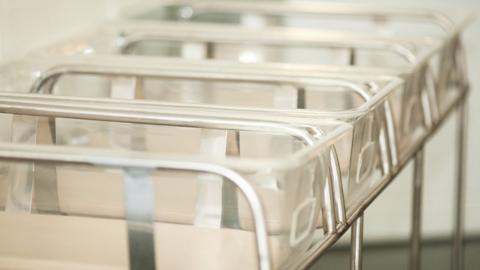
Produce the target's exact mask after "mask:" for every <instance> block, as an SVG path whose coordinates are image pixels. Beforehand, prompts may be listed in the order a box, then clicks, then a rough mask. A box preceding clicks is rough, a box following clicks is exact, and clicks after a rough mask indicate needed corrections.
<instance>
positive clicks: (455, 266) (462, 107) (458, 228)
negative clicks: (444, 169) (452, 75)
mask: <svg viewBox="0 0 480 270" xmlns="http://www.w3.org/2000/svg"><path fill="white" fill-rule="evenodd" d="M467 115H468V108H467V105H466V104H465V101H462V102H461V103H460V104H459V105H458V112H457V142H456V144H457V157H456V163H455V166H456V170H457V171H456V174H457V178H456V182H455V202H454V203H455V208H454V209H455V223H454V231H453V243H452V260H451V262H452V265H451V269H452V270H462V269H463V267H464V266H463V263H464V254H463V248H464V226H465V224H464V223H465V162H466V158H465V152H466V151H465V150H466V149H465V145H466V134H467Z"/></svg>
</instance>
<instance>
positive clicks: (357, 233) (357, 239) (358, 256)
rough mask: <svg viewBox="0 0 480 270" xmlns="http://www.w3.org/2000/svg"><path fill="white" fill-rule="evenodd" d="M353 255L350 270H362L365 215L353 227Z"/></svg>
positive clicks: (359, 217)
mask: <svg viewBox="0 0 480 270" xmlns="http://www.w3.org/2000/svg"><path fill="white" fill-rule="evenodd" d="M351 230H352V239H351V241H352V243H351V244H352V253H351V255H350V269H351V270H362V262H363V260H362V259H363V250H362V249H363V247H362V245H363V214H362V215H360V216H358V218H357V219H356V220H355V222H354V223H353V225H352V228H351Z"/></svg>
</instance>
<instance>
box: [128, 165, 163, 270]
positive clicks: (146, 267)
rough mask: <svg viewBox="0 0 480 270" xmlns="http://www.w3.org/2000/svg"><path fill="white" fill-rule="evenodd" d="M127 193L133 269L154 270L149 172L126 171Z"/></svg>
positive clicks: (151, 189)
mask: <svg viewBox="0 0 480 270" xmlns="http://www.w3.org/2000/svg"><path fill="white" fill-rule="evenodd" d="M124 193H125V195H124V196H125V199H124V200H125V208H126V213H127V214H126V216H127V230H128V252H129V262H130V269H131V270H140V269H142V270H155V267H156V266H155V242H154V239H155V238H154V227H153V222H154V213H155V212H154V203H155V199H154V192H153V183H152V179H151V176H150V172H149V171H145V170H140V169H129V170H126V171H125V176H124Z"/></svg>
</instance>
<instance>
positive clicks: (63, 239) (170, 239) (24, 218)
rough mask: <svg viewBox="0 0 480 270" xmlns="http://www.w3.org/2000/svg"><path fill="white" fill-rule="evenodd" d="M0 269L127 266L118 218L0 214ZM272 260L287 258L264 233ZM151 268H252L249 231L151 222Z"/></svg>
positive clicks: (123, 228) (274, 239) (253, 251)
mask: <svg viewBox="0 0 480 270" xmlns="http://www.w3.org/2000/svg"><path fill="white" fill-rule="evenodd" d="M0 239H2V241H0V269H12V270H13V269H14V270H19V269H22V270H27V269H28V270H33V269H42V270H43V269H52V270H55V269H102V270H103V269H128V256H127V254H128V248H127V234H126V223H125V221H123V220H112V219H110V220H109V219H98V218H85V217H68V216H47V215H30V214H8V213H0ZM269 241H270V249H271V254H272V257H273V264H274V266H275V267H278V266H280V265H282V264H283V263H285V261H286V260H287V259H291V257H290V258H289V257H288V256H289V253H288V251H287V250H285V249H283V248H282V245H280V244H279V243H280V242H281V241H280V239H279V237H270V238H269ZM155 247H156V263H157V269H208V270H215V269H219V270H220V269H242V270H243V269H257V262H256V258H257V257H256V247H255V245H254V234H253V233H251V232H246V231H240V230H231V229H208V228H199V227H194V226H185V225H174V224H165V223H156V224H155Z"/></svg>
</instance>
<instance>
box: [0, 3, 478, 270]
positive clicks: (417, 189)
mask: <svg viewBox="0 0 480 270" xmlns="http://www.w3.org/2000/svg"><path fill="white" fill-rule="evenodd" d="M173 2H174V3H176V1H173ZM178 2H182V1H178ZM183 2H184V1H183ZM202 5H205V6H206V7H207V8H213V9H214V10H215V9H216V8H218V9H219V10H222V11H225V9H226V8H232V7H233V9H232V10H238V9H240V10H244V11H252V10H253V11H259V10H260V11H263V12H267V13H268V12H273V13H278V14H287V13H288V14H290V13H291V12H294V13H300V14H305V13H308V14H310V15H318V14H327V15H345V16H367V17H369V16H371V17H375V16H381V18H382V19H385V18H387V17H389V16H399V17H414V18H427V19H432V21H433V22H434V23H435V24H437V25H439V26H440V27H441V28H442V29H444V30H445V32H446V33H447V38H446V39H445V40H443V41H442V43H441V45H440V46H433V47H434V48H435V49H434V50H432V51H442V52H441V57H442V58H441V63H440V64H441V70H440V73H439V78H437V79H438V81H437V80H435V78H433V81H432V82H433V84H435V86H436V87H437V88H446V87H448V83H449V81H450V80H451V79H452V78H451V76H450V75H448V76H447V74H449V68H454V69H455V71H456V72H457V74H456V76H458V77H460V78H457V79H458V81H455V83H456V87H458V88H459V89H460V92H459V93H458V96H456V97H455V98H454V99H452V100H451V102H450V103H448V104H447V105H444V104H439V103H440V100H439V98H440V97H438V96H436V95H437V93H436V91H430V92H426V93H425V95H424V96H422V102H423V103H424V110H425V112H424V113H425V115H428V116H429V117H431V119H430V118H428V117H427V119H426V121H427V122H429V123H428V124H429V126H431V128H430V132H429V133H428V134H424V135H423V136H422V138H421V140H419V141H418V142H414V147H412V149H410V151H409V152H408V153H406V154H405V157H406V158H405V159H402V158H400V160H399V164H398V167H396V169H395V170H393V171H392V172H391V173H388V174H387V175H385V176H384V178H385V179H384V180H385V181H382V185H380V186H378V187H377V188H376V189H375V190H374V191H372V192H371V193H370V194H368V196H367V197H366V199H365V200H363V201H362V202H361V205H360V206H359V207H358V209H356V211H355V212H354V213H353V214H352V215H350V216H348V217H346V216H344V213H342V212H341V211H340V213H337V215H336V216H337V217H338V220H340V221H341V220H342V218H343V219H345V220H344V221H343V222H339V223H338V224H337V226H336V228H334V227H335V226H334V225H332V218H330V224H329V225H328V227H329V228H330V230H329V231H330V233H331V234H329V235H328V237H327V240H326V241H324V242H321V243H319V244H318V245H316V246H314V247H312V248H311V250H310V251H309V252H310V253H309V254H308V256H307V258H305V260H304V261H302V262H300V263H299V264H298V265H295V266H291V267H295V268H297V267H299V268H303V267H306V266H307V265H309V264H311V263H312V262H313V261H314V260H315V259H316V258H318V256H320V255H321V254H322V252H323V251H325V250H326V249H327V248H329V247H330V246H331V245H332V244H333V243H334V242H335V241H336V240H337V239H338V238H339V237H340V236H341V235H342V234H343V233H345V232H346V231H347V229H349V228H351V232H352V253H351V269H353V270H360V269H362V242H363V218H364V217H363V212H364V210H365V209H366V208H367V207H368V206H369V204H370V203H371V202H372V201H373V200H374V199H375V198H376V196H378V195H379V194H380V193H381V191H382V190H383V189H384V188H385V187H386V186H387V185H388V184H389V182H390V181H392V180H393V179H394V178H395V176H396V175H397V174H398V173H399V172H400V171H401V170H402V169H403V167H404V166H405V165H406V163H407V162H408V161H409V160H410V159H411V158H413V157H414V161H415V171H414V177H413V181H414V189H413V203H412V206H413V210H414V211H413V214H412V217H413V218H412V221H413V222H412V232H411V249H410V269H412V270H417V269H420V266H421V263H420V262H421V260H420V258H421V225H422V185H423V173H424V168H423V161H424V150H423V149H424V146H425V144H426V143H427V141H428V139H429V138H430V136H433V134H434V133H435V132H436V131H437V130H438V129H439V128H440V126H441V125H442V124H443V122H444V120H445V118H446V117H447V116H448V115H449V114H450V113H451V112H452V111H453V110H457V111H458V112H457V113H458V115H457V116H458V119H457V124H458V134H457V138H456V139H457V142H456V144H457V154H456V163H455V166H456V174H457V175H456V178H457V179H456V183H455V228H454V232H453V249H452V269H457V270H461V269H462V268H463V226H464V215H465V213H464V203H465V202H464V200H465V197H464V196H465V195H464V193H465V192H464V189H465V147H466V146H465V145H466V141H465V134H466V128H467V108H466V105H465V103H466V100H467V95H468V91H469V89H468V82H467V80H466V71H465V67H464V65H465V63H464V59H463V58H462V55H459V54H461V53H462V49H461V48H459V46H460V45H461V44H460V37H459V31H460V29H461V28H462V27H463V26H464V25H465V24H466V22H467V21H468V20H463V21H461V22H460V23H457V22H455V21H454V20H450V18H449V17H448V16H445V15H444V14H442V13H441V12H434V11H418V12H413V11H412V10H395V9H392V10H389V9H373V10H372V9H367V8H365V7H364V8H357V9H345V8H340V6H338V7H333V6H332V7H333V8H332V7H328V8H326V9H322V8H320V7H321V6H320V5H318V6H312V5H310V6H308V9H303V8H304V7H305V6H302V5H300V6H296V7H297V8H294V6H288V5H286V6H280V7H279V8H273V9H271V8H272V7H271V6H268V5H265V6H263V4H259V5H258V6H256V7H255V8H254V7H252V6H251V5H250V4H244V3H236V4H233V5H228V4H227V5H219V4H218V3H214V4H212V3H210V4H206V3H202V4H199V6H200V7H201V6H202ZM265 7H267V8H265ZM286 7H290V8H294V9H293V11H292V10H289V9H284V8H286ZM312 8H315V9H313V10H311V9H312ZM129 27H130V26H129V25H128V24H126V28H125V29H127V32H128V30H129ZM135 27H136V26H135V25H133V27H132V28H135ZM142 27H145V29H147V30H148V31H146V32H145V33H141V32H140V34H138V35H133V37H132V36H128V35H127V36H125V38H124V39H123V46H124V47H123V48H122V49H121V50H125V48H128V46H129V44H132V43H135V42H136V41H137V40H145V39H149V38H151V32H149V31H152V30H153V31H154V32H157V31H158V32H161V33H162V34H163V35H166V36H167V37H168V38H172V39H182V35H184V34H185V32H183V33H180V32H181V31H184V30H182V29H186V28H187V27H188V28H191V27H194V28H195V29H194V31H192V32H190V33H191V34H190V35H189V38H191V39H195V40H196V41H198V42H206V44H207V45H211V44H210V43H209V41H208V39H209V38H212V37H213V38H215V39H216V38H219V36H217V33H216V31H218V30H219V29H220V30H221V29H228V27H223V28H222V27H218V28H211V30H213V31H212V32H208V31H207V32H206V33H205V32H202V33H200V31H198V30H199V29H204V30H205V29H206V30H208V29H210V28H201V27H197V26H192V25H189V26H178V25H177V26H175V25H174V24H164V25H163V26H162V27H163V28H162V27H159V25H158V24H155V25H152V26H149V24H148V23H147V24H143V26H142ZM172 27H173V28H174V29H172ZM179 30H181V31H179ZM270 30H271V34H268V35H267V36H264V38H265V39H263V40H262V39H260V43H268V42H270V43H272V44H276V45H278V44H285V40H284V39H285V37H288V36H290V37H291V36H292V35H293V36H294V37H296V38H299V39H303V40H302V41H299V42H298V43H297V44H301V45H305V44H307V45H308V46H317V45H318V44H319V43H318V42H323V44H336V45H339V44H340V45H339V46H344V47H345V48H350V49H351V54H350V63H351V64H353V63H355V58H356V53H355V50H354V49H353V48H352V42H354V43H355V44H357V46H359V48H370V49H371V48H372V47H371V46H373V47H375V46H377V48H391V49H392V50H393V51H395V52H397V53H399V54H400V55H403V56H405V57H406V59H408V60H409V61H410V62H415V56H412V55H409V53H408V49H407V48H406V47H403V44H404V43H406V42H407V41H406V39H402V41H401V42H400V40H399V39H398V40H397V39H392V40H390V41H388V40H385V41H383V42H382V41H380V42H377V43H376V44H374V45H372V43H370V42H367V41H366V40H365V39H364V37H360V36H357V37H353V38H352V37H349V38H348V39H347V38H345V37H344V36H342V35H336V34H335V33H332V34H331V35H330V36H329V38H332V37H334V39H336V42H332V43H329V42H330V40H328V39H327V40H322V39H321V38H320V39H319V38H313V39H312V38H311V36H312V34H313V33H314V32H308V31H305V32H298V33H296V32H295V31H292V32H289V31H288V30H285V29H283V30H282V31H279V32H276V31H277V30H275V29H273V28H272V29H270ZM185 31H186V30H185ZM317 33H318V32H317ZM257 34H258V33H253V32H248V31H244V30H240V32H239V33H237V35H233V36H228V37H225V36H223V37H221V38H219V39H220V40H221V42H225V43H231V42H240V41H242V42H243V41H245V40H255V38H256V37H255V35H257ZM250 38H252V39H250ZM267 40H270V41H268V42H267ZM316 42H317V43H316ZM389 42H390V43H389ZM287 43H288V42H287ZM429 43H430V41H429V40H426V41H425V44H429ZM209 48H210V49H209V50H208V51H209V55H211V54H212V52H213V51H212V50H211V46H209ZM432 53H433V52H431V53H426V54H422V55H421V57H419V59H420V60H419V61H418V64H417V65H416V67H414V68H413V69H412V70H413V71H412V72H413V73H415V74H417V75H418V73H421V72H423V71H422V70H421V69H423V66H422V65H428V64H426V62H427V61H428V59H429V58H430V57H431V56H432ZM417 60H418V59H417ZM79 69H80V73H82V72H85V73H87V74H91V72H92V71H91V70H89V71H88V70H87V71H82V67H80V68H79ZM56 72H57V73H56ZM56 72H51V74H48V73H47V76H46V77H47V79H46V80H44V81H42V80H39V81H37V82H36V85H35V86H34V87H33V89H34V91H33V92H37V90H38V89H40V88H41V87H42V85H44V84H45V83H46V84H50V83H51V85H50V86H48V87H47V88H49V89H52V87H53V84H54V81H55V80H56V78H57V76H59V75H58V74H63V73H69V72H71V70H70V69H69V68H65V67H61V68H60V69H59V70H57V71H56ZM94 72H98V71H94ZM390 72H391V71H390ZM425 76H426V77H429V76H430V75H425ZM454 76H455V75H454ZM48 78H54V79H52V80H50V79H48ZM44 79H45V78H44ZM430 79H431V78H430ZM427 80H428V79H427ZM432 82H430V83H432ZM416 83H418V82H414V84H416ZM422 83H428V82H420V83H418V84H420V85H421V84H422ZM301 93H302V91H301V89H300V91H299V95H300V96H301ZM422 94H423V93H422ZM58 100H60V99H57V101H58ZM298 106H299V108H300V107H302V103H301V102H300V103H299V104H298ZM17 109H18V108H17ZM19 110H21V109H19ZM437 110H438V111H437ZM441 110H443V111H441ZM55 115H57V114H55ZM85 117H86V119H90V117H91V116H85ZM131 117H133V118H134V116H131ZM50 127H51V128H54V127H52V126H50ZM53 139H54V138H53ZM31 148H32V146H22V145H0V159H10V160H12V159H15V160H33V159H35V160H42V161H58V162H64V159H65V158H68V160H69V162H74V163H90V164H99V165H106V166H112V167H122V166H125V167H128V168H129V169H128V170H127V176H126V177H125V183H126V186H127V189H128V190H129V191H132V190H134V189H137V188H138V190H140V191H141V192H139V193H138V194H136V193H135V192H129V193H128V196H127V198H126V201H125V203H126V205H127V209H129V210H130V211H128V213H129V215H128V219H129V220H131V221H134V222H133V223H129V232H130V233H129V236H132V237H133V238H132V239H131V241H130V244H131V245H132V246H131V247H132V248H131V249H130V251H131V252H132V251H134V250H138V249H134V248H133V247H134V246H135V245H136V244H138V243H136V242H135V239H140V238H141V237H143V234H137V233H138V232H139V229H140V228H142V229H145V228H147V231H149V232H147V235H149V236H151V234H153V231H152V230H151V228H149V226H150V225H151V215H150V214H151V213H150V212H151V211H150V210H151V209H149V206H151V200H152V197H149V196H146V197H145V196H143V197H142V196H136V195H139V194H147V193H148V192H149V190H151V189H150V187H149V179H148V173H146V172H147V171H149V170H152V169H154V168H158V167H162V166H163V167H162V168H165V167H168V168H174V169H186V170H198V171H209V170H211V172H215V173H217V174H223V176H224V177H225V179H228V180H229V181H231V182H232V183H234V184H235V185H237V187H238V188H240V189H241V188H242V185H243V189H242V191H243V192H244V194H245V195H246V196H247V194H250V196H251V197H250V199H249V201H248V202H249V204H250V206H251V210H252V212H253V215H254V216H255V225H256V230H257V238H256V239H257V246H258V252H259V264H260V269H262V270H263V269H270V262H269V260H268V258H269V255H268V243H267V240H266V225H265V220H264V219H263V220H262V218H264V217H263V213H262V212H261V205H260V202H259V201H258V197H256V195H255V192H254V191H253V189H252V188H251V187H250V186H249V185H248V182H246V181H245V180H244V179H242V178H241V177H240V176H239V175H234V174H235V173H234V172H233V171H228V169H225V168H224V167H211V166H212V165H210V166H209V165H208V164H203V163H202V164H200V163H191V162H185V161H182V162H178V163H176V162H177V161H165V162H163V161H157V162H156V163H152V162H153V161H152V160H150V159H147V158H144V157H141V158H139V159H138V160H137V159H131V158H125V159H123V158H114V157H112V156H108V154H105V155H104V153H99V155H100V157H95V158H93V157H91V156H89V155H88V154H90V151H89V153H86V152H82V150H73V149H68V148H53V147H40V146H35V147H33V148H35V150H36V151H40V152H38V153H35V152H32V149H31ZM330 155H331V157H335V156H336V155H335V149H332V150H331V152H330ZM112 159H113V160H112ZM139 160H143V162H146V163H147V165H141V164H140V163H138V164H137V163H136V162H137V161H139ZM336 162H338V160H337V161H335V159H331V173H332V177H331V178H332V181H333V182H332V183H330V182H327V185H328V186H329V187H328V188H327V189H328V190H330V193H327V194H335V195H334V197H336V198H337V199H336V201H334V202H333V203H334V204H337V206H336V207H332V209H342V208H341V205H342V201H341V199H343V196H342V194H341V193H342V192H341V190H342V189H341V187H340V189H339V185H338V184H335V182H338V181H339V179H338V164H337V163H336ZM127 164H130V165H127ZM131 164H133V165H131ZM237 176H238V178H236V177H237ZM228 177H230V178H228ZM335 177H337V178H335ZM139 179H140V180H143V181H139ZM128 187H130V188H128ZM129 196H133V198H136V199H135V200H132V197H129ZM339 196H340V197H339ZM247 199H248V198H247ZM138 201H139V202H141V203H143V207H140V208H141V209H146V212H145V213H141V215H137V214H138V213H136V212H135V210H138V209H139V207H136V206H133V205H132V202H138ZM338 205H340V206H338ZM130 206H131V208H129V207H130ZM339 207H340V208H339ZM255 209H256V210H255ZM149 211H150V212H149ZM130 213H133V214H132V215H130ZM333 216H335V215H333ZM136 221H138V222H139V223H136ZM262 222H263V224H262ZM130 225H131V226H130ZM139 225H140V226H139ZM262 230H263V232H262ZM262 233H263V234H264V236H262ZM139 237H140V238H139ZM263 238H265V239H263ZM150 239H151V238H150ZM144 243H148V240H147V241H146V242H142V244H144ZM149 245H150V248H148V250H149V251H147V253H131V258H133V261H131V268H132V269H140V268H142V269H154V268H155V265H154V260H152V256H153V255H152V253H151V250H152V249H153V248H154V247H153V243H149ZM145 255H146V256H145ZM143 257H144V259H143ZM137 259H138V261H137ZM138 262H140V263H139V264H137V263H138ZM137 267H138V268H137Z"/></svg>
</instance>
